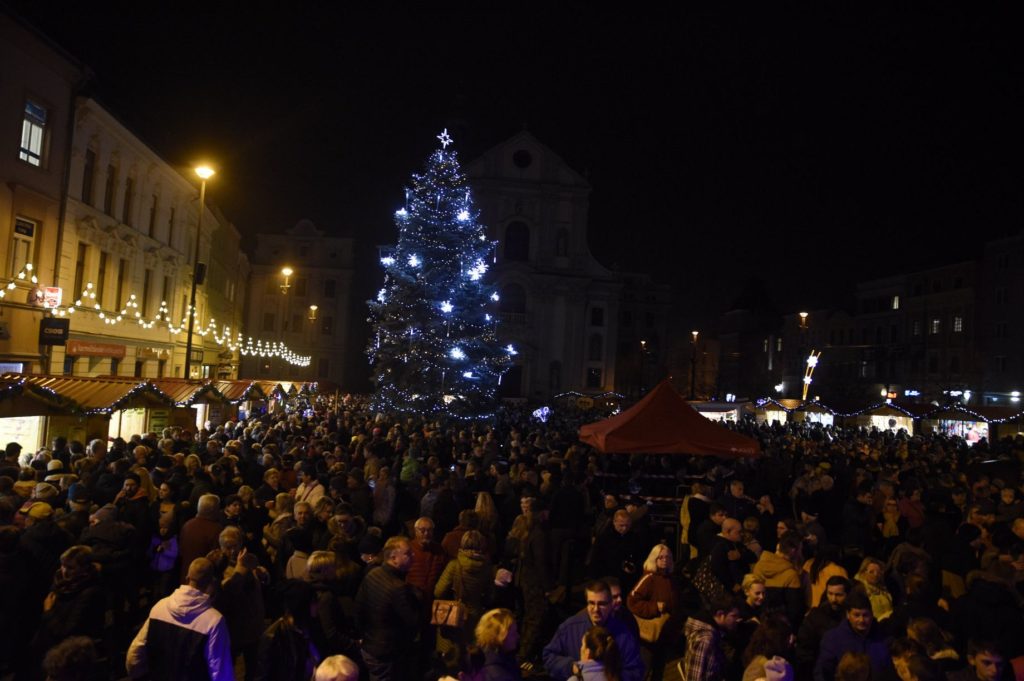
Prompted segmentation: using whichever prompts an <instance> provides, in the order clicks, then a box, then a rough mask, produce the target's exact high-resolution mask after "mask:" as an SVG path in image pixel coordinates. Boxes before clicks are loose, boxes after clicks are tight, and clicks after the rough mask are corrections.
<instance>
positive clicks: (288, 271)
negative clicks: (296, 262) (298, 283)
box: [281, 267, 294, 277]
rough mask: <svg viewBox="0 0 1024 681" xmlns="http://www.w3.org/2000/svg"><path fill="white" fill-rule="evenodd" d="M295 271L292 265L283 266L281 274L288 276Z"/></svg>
mask: <svg viewBox="0 0 1024 681" xmlns="http://www.w3.org/2000/svg"><path fill="white" fill-rule="evenodd" d="M293 272H294V270H293V269H292V268H291V267H283V268H281V274H283V275H284V276H286V277H290V276H292V273H293Z"/></svg>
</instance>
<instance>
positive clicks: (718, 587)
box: [693, 557, 726, 605]
mask: <svg viewBox="0 0 1024 681" xmlns="http://www.w3.org/2000/svg"><path fill="white" fill-rule="evenodd" d="M693 586H694V588H696V589H697V592H698V593H699V594H700V597H701V598H702V599H703V600H704V603H705V605H706V604H707V603H708V602H709V601H712V600H714V599H715V598H716V597H717V596H722V595H724V594H725V593H726V592H725V586H724V585H723V584H722V583H721V582H720V581H718V577H716V576H715V573H714V572H713V571H712V570H711V559H710V557H708V558H704V559H703V560H701V561H700V565H699V566H698V567H697V573H696V574H694V576H693Z"/></svg>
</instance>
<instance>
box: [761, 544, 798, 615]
mask: <svg viewBox="0 0 1024 681" xmlns="http://www.w3.org/2000/svg"><path fill="white" fill-rule="evenodd" d="M751 571H752V572H753V573H754V574H755V575H756V576H758V577H760V578H762V579H764V582H765V605H766V606H767V607H769V608H775V609H781V610H784V611H785V613H786V616H787V617H788V618H789V621H790V622H791V623H792V625H793V626H794V627H798V626H800V620H801V619H802V618H803V614H804V610H805V609H806V607H807V606H806V600H807V598H806V596H805V595H804V588H803V580H802V579H801V573H800V570H799V568H798V567H797V566H796V565H794V564H793V563H792V562H790V560H789V559H788V558H786V557H785V556H780V555H779V554H778V553H774V552H769V551H765V552H764V553H762V554H761V557H760V558H759V559H758V560H757V563H755V564H754V567H753V569H752V570H751Z"/></svg>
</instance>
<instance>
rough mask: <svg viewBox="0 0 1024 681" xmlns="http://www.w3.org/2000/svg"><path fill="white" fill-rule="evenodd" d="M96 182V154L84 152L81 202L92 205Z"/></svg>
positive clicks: (89, 151)
mask: <svg viewBox="0 0 1024 681" xmlns="http://www.w3.org/2000/svg"><path fill="white" fill-rule="evenodd" d="M95 181H96V152H95V151H93V150H92V149H86V150H85V165H84V166H83V167H82V201H84V202H85V203H87V204H89V205H90V206H91V205H92V201H93V198H92V190H93V184H94V183H95Z"/></svg>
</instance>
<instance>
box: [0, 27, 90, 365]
mask: <svg viewBox="0 0 1024 681" xmlns="http://www.w3.org/2000/svg"><path fill="white" fill-rule="evenodd" d="M85 76H86V72H85V70H84V68H83V67H82V66H81V65H79V64H77V63H75V61H74V60H73V59H71V58H70V57H68V56H67V55H65V54H63V53H62V52H61V51H60V50H59V49H58V48H56V47H54V46H53V45H52V44H50V43H49V42H48V41H47V40H46V39H45V38H44V37H42V36H40V35H38V34H36V33H35V32H33V31H32V30H30V29H29V28H27V27H25V26H23V25H21V24H20V23H19V22H18V21H17V20H15V19H14V18H12V17H11V16H9V15H7V14H5V13H3V12H0V83H2V86H0V282H2V284H3V285H6V284H7V283H8V282H9V281H11V280H12V279H13V278H14V277H16V276H17V275H18V273H19V272H20V271H21V270H22V266H23V265H24V264H25V263H26V262H31V263H32V264H33V265H34V267H35V275H36V276H37V278H38V280H39V281H40V282H41V283H43V284H44V285H52V282H53V281H54V260H55V258H54V254H55V253H56V250H57V241H58V239H59V233H60V229H61V224H60V206H61V202H60V200H61V189H62V186H63V181H64V176H65V172H66V167H67V159H68V153H67V152H68V120H69V116H70V115H71V114H70V112H71V102H72V98H73V94H74V91H75V89H76V88H77V86H78V84H79V83H81V82H82V81H83V80H84V78H85ZM27 102H32V103H33V105H34V106H38V107H41V109H42V111H44V112H45V125H42V126H40V127H41V128H42V131H43V134H42V136H41V140H42V145H41V155H40V157H39V158H38V159H33V160H36V161H38V164H36V163H33V162H29V161H27V160H25V159H23V158H22V153H21V150H22V133H23V129H24V121H25V119H26V103H27ZM30 146H31V145H30ZM25 232H30V233H31V234H30V236H29V235H28V234H25ZM34 288H35V287H34V286H33V285H32V284H31V281H30V279H26V280H24V281H19V282H17V284H16V288H15V289H13V290H7V291H6V296H5V297H4V298H3V300H2V301H0V362H2V363H4V364H5V365H6V366H5V367H4V368H5V369H6V368H18V365H23V367H24V368H25V369H26V370H29V371H39V370H40V368H41V366H42V363H43V357H42V353H41V351H40V347H39V344H38V333H39V322H40V320H41V319H42V317H43V316H44V312H43V311H41V310H40V309H39V308H37V307H33V306H31V305H29V304H27V302H28V296H29V293H30V292H31V291H32V290H33V289H34Z"/></svg>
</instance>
